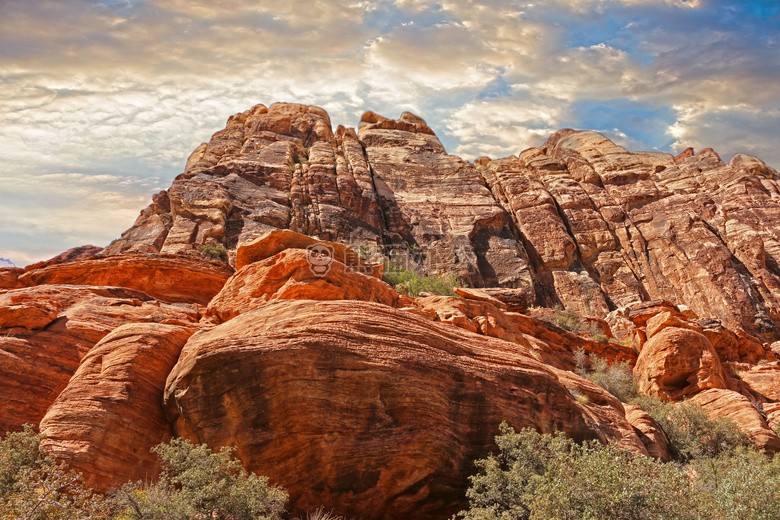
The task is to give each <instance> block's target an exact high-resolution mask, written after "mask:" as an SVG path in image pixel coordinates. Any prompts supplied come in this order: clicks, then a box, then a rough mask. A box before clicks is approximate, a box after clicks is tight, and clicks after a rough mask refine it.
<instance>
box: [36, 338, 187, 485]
mask: <svg viewBox="0 0 780 520" xmlns="http://www.w3.org/2000/svg"><path fill="white" fill-rule="evenodd" d="M194 331H195V328H194V327H192V326H180V325H162V324H158V323H134V324H128V325H122V326H121V327H118V328H116V329H115V330H114V331H113V332H111V333H110V334H109V335H108V336H106V337H105V338H103V340H101V341H100V342H99V343H98V344H97V345H95V347H94V348H92V349H91V350H90V351H89V353H88V354H87V355H86V356H85V357H84V358H83V359H82V360H81V364H80V365H79V368H78V370H77V371H76V373H75V374H74V375H73V377H72V378H71V379H70V382H69V383H68V385H67V386H66V387H65V389H64V390H63V391H62V392H60V394H59V396H58V397H57V399H56V401H54V403H53V404H52V405H51V407H50V408H49V410H48V411H47V413H46V415H45V416H44V418H43V420H42V421H41V423H40V429H41V433H43V435H44V436H45V438H44V440H43V441H42V443H41V446H42V448H43V449H44V450H45V451H46V452H47V453H49V454H50V455H52V456H55V457H57V459H59V460H62V461H64V462H66V463H67V464H68V466H69V467H71V468H73V469H75V470H77V471H79V472H81V473H82V474H83V475H84V476H85V484H86V485H87V486H89V487H91V488H93V489H96V490H98V491H101V492H108V491H110V490H112V489H113V488H114V487H116V486H117V485H118V484H122V483H123V482H126V481H138V480H142V481H149V480H151V479H154V478H156V477H157V475H158V473H159V469H160V468H159V460H158V459H157V457H156V456H155V455H154V454H153V453H151V452H150V451H149V450H150V449H151V448H152V447H153V446H155V445H157V444H159V443H161V442H164V441H167V440H169V439H170V438H171V434H170V429H169V427H168V422H167V420H166V418H165V414H164V413H163V409H162V397H163V390H164V388H165V380H166V378H167V376H168V373H169V372H170V371H171V369H172V368H173V366H174V364H175V363H176V360H177V359H178V358H179V352H180V351H181V348H182V347H183V346H184V343H185V342H186V341H187V339H188V338H189V337H190V335H192V333H193V332H194Z"/></svg>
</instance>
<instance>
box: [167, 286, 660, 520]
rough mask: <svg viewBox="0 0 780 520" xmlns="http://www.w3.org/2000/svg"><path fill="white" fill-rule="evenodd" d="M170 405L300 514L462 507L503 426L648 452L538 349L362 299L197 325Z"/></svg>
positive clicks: (424, 513)
mask: <svg viewBox="0 0 780 520" xmlns="http://www.w3.org/2000/svg"><path fill="white" fill-rule="evenodd" d="M577 393H581V394H585V395H587V396H588V397H589V400H588V401H587V402H586V401H584V400H583V401H582V402H581V401H578V400H577V399H576V398H575V397H573V395H576V394H577ZM583 403H585V404H583ZM165 409H166V412H167V414H168V417H169V420H170V421H171V423H172V424H173V428H174V432H175V434H177V435H180V436H183V437H186V438H190V439H192V440H195V441H197V442H207V443H208V444H209V445H210V446H211V447H212V448H216V447H219V446H225V445H235V446H236V447H237V448H238V455H239V456H240V457H241V458H242V460H243V461H244V463H245V464H247V465H248V466H249V468H250V469H252V470H254V471H257V472H259V473H262V474H266V475H268V476H269V477H270V478H271V480H272V482H274V483H276V484H281V485H283V486H284V487H285V488H287V490H288V491H289V492H290V495H291V509H292V510H293V511H305V510H307V509H309V510H311V509H314V508H316V507H318V506H319V505H321V504H324V505H325V507H326V508H327V509H331V508H333V509H334V510H335V511H336V512H337V513H338V514H342V515H347V516H348V517H351V516H354V517H360V518H364V519H367V520H369V519H399V520H400V519H408V518H415V519H427V518H445V517H447V515H451V514H452V513H453V512H455V511H456V510H457V507H458V506H459V504H460V503H461V501H462V498H463V491H464V490H465V488H466V486H467V476H468V475H469V474H471V473H472V472H473V470H474V468H473V464H472V462H473V460H474V459H475V458H477V457H480V456H483V455H484V454H485V453H488V452H489V451H490V450H491V449H492V446H493V436H494V435H496V434H497V432H498V425H499V424H500V423H501V422H502V421H507V422H508V423H509V424H511V425H512V426H514V427H516V428H522V427H534V428H536V429H538V430H540V431H544V432H552V431H556V430H561V431H564V432H566V433H567V434H568V435H570V436H572V437H573V438H575V439H578V440H581V439H586V438H597V439H601V440H604V441H612V442H619V443H621V444H622V445H624V446H625V447H627V448H629V449H633V450H635V451H636V452H639V453H646V450H645V448H644V445H643V443H642V441H641V440H640V439H639V437H638V436H637V435H636V433H635V432H634V430H633V428H632V426H631V425H630V424H629V423H628V421H627V420H626V419H625V416H624V411H623V408H622V406H621V404H620V403H619V401H617V399H615V398H614V397H612V396H611V395H609V394H608V393H606V392H605V391H604V390H602V389H601V388H599V387H597V386H596V385H594V384H592V383H590V382H588V381H585V380H583V379H580V378H579V377H577V376H575V375H574V374H571V373H570V372H564V371H560V370H557V369H555V368H553V367H551V366H548V365H545V364H543V363H541V362H539V361H537V360H535V359H534V358H533V357H532V356H531V355H530V353H529V350H528V349H527V348H525V347H523V346H521V345H519V344H516V343H510V342H506V341H502V340H498V339H494V338H489V337H485V336H479V335H476V334H472V333H470V332H467V331H464V330H462V329H460V328H457V327H451V326H444V325H439V324H436V323H433V322H431V321H429V320H426V319H425V318H422V317H419V316H416V315H413V314H411V313H408V312H404V311H400V310H396V309H393V308H391V307H388V306H386V305H380V304H377V303H369V302H360V301H352V302H349V301H310V300H301V301H289V300H286V301H276V302H270V303H267V304H265V305H263V306H261V307H259V308H257V309H255V310H251V311H248V312H246V313H243V314H241V315H239V316H238V317H236V318H233V319H232V320H230V321H228V322H226V323H224V324H222V325H220V326H218V327H216V328H214V329H211V330H209V331H203V332H200V333H197V334H196V335H194V336H193V337H192V338H191V339H190V341H189V342H188V343H187V344H186V345H185V347H184V349H183V351H182V354H181V357H180V358H179V361H178V363H177V365H176V366H175V367H174V368H173V370H172V372H171V374H170V376H169V377H168V382H167V386H166V390H165Z"/></svg>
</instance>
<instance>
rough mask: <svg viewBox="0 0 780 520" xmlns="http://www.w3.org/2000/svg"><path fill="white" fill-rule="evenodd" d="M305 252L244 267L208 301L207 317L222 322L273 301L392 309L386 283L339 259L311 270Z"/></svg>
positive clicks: (291, 252) (294, 251)
mask: <svg viewBox="0 0 780 520" xmlns="http://www.w3.org/2000/svg"><path fill="white" fill-rule="evenodd" d="M310 261H311V260H310V257H309V254H308V252H307V251H306V250H304V249H286V250H284V251H282V252H281V253H277V254H275V255H274V256H272V257H270V258H266V259H265V260H262V261H258V262H254V263H251V264H249V265H246V266H245V267H243V268H242V269H240V270H239V271H238V272H236V274H234V275H233V276H232V277H231V278H230V279H229V280H228V281H227V283H226V284H225V286H224V287H223V288H222V290H221V291H220V292H219V294H217V295H216V296H215V297H214V299H213V300H212V301H211V303H210V304H209V307H208V314H209V315H211V316H214V317H215V318H216V319H217V320H218V321H220V322H224V321H227V320H229V319H232V318H234V317H236V316H238V315H239V314H242V313H244V312H247V311H250V310H252V309H254V308H257V307H259V306H261V305H264V304H266V303H267V302H270V301H272V300H362V301H373V302H377V303H382V304H384V305H390V306H394V305H395V304H396V302H397V300H398V293H396V292H395V291H394V290H393V289H392V288H391V287H390V286H389V285H387V284H386V283H385V282H383V281H381V280H379V279H377V278H375V277H373V276H367V275H364V274H361V273H359V272H357V271H354V270H352V269H351V268H349V267H347V266H345V265H344V264H343V263H341V262H339V261H338V260H332V261H331V262H328V264H327V265H325V266H324V267H325V268H326V270H325V272H324V274H323V273H320V272H318V271H316V270H315V269H313V267H312V264H311V263H310Z"/></svg>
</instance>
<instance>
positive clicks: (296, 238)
mask: <svg viewBox="0 0 780 520" xmlns="http://www.w3.org/2000/svg"><path fill="white" fill-rule="evenodd" d="M317 245H319V246H325V249H326V250H329V252H330V257H329V258H326V259H325V260H326V261H327V260H329V259H333V260H337V261H339V262H341V263H342V264H344V265H345V266H347V267H349V268H351V269H352V270H355V271H358V272H360V273H363V274H369V275H371V276H375V277H377V278H382V274H383V272H384V264H382V263H379V264H371V263H369V262H367V261H365V260H363V259H362V258H360V255H359V254H358V253H356V252H355V251H353V250H351V249H349V248H348V247H347V246H345V245H344V244H339V243H336V242H328V241H324V240H317V239H315V238H312V237H310V236H307V235H301V234H300V233H295V232H294V231H289V230H286V229H272V230H271V231H269V232H268V233H266V234H264V235H263V236H262V237H260V238H258V239H256V240H253V241H251V242H248V243H246V244H242V245H240V246H239V247H238V248H237V249H236V270H239V269H241V268H242V267H244V266H246V265H249V264H251V263H253V262H258V261H260V260H265V259H266V258H270V257H272V256H274V255H276V254H277V253H281V252H282V251H284V250H285V249H306V250H308V249H309V248H310V247H313V246H317ZM320 265H324V266H327V263H325V264H320Z"/></svg>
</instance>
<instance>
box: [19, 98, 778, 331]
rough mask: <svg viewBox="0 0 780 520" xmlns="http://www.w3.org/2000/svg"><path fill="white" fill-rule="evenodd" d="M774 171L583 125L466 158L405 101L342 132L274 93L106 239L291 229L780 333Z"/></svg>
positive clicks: (217, 240)
mask: <svg viewBox="0 0 780 520" xmlns="http://www.w3.org/2000/svg"><path fill="white" fill-rule="evenodd" d="M779 187H780V184H778V175H777V172H776V171H775V170H773V169H771V168H769V167H768V166H767V165H765V164H764V163H762V162H761V161H759V160H758V159H755V158H753V157H748V156H744V155H737V156H735V157H734V158H733V159H732V160H731V161H730V162H729V164H724V163H723V162H722V161H721V160H720V158H719V157H718V156H717V154H715V152H713V151H712V150H704V151H702V152H700V153H698V154H695V155H694V154H693V153H692V151H689V152H688V153H684V154H681V155H680V156H678V157H673V156H671V155H668V154H662V153H629V152H628V151H626V150H625V149H623V148H621V147H619V146H617V145H615V144H614V143H612V142H611V141H609V140H608V139H606V138H605V137H603V136H602V135H600V134H598V133H596V132H578V131H573V130H562V131H560V132H557V133H556V134H555V135H553V136H552V137H551V138H550V139H549V140H548V142H547V143H545V144H544V145H543V146H541V147H540V148H532V149H529V150H525V151H523V152H522V153H520V154H519V155H517V156H511V157H508V158H504V159H498V160H490V159H488V158H480V159H478V160H477V161H475V163H474V164H471V163H467V162H465V161H462V160H461V159H459V158H458V157H454V156H451V155H448V154H447V153H446V152H445V150H444V148H443V147H442V145H441V143H440V142H439V140H438V138H437V137H436V135H435V134H434V132H433V130H431V128H430V127H428V126H427V124H426V123H425V121H424V120H423V119H421V118H420V117H418V116H415V115H413V114H410V113H408V112H407V113H404V114H402V115H401V117H400V118H399V119H397V120H392V119H388V118H385V117H382V116H380V115H378V114H375V113H373V112H367V113H366V114H364V115H363V117H362V119H361V121H360V125H359V128H358V131H357V132H356V131H355V130H354V129H348V128H344V127H339V128H338V129H337V130H336V132H335V134H334V132H333V131H332V128H331V124H330V119H329V117H328V115H327V113H325V111H324V110H322V109H320V108H317V107H309V106H304V105H293V104H284V103H276V104H273V105H271V106H270V107H265V106H263V105H258V106H256V107H254V108H252V109H251V110H248V111H246V112H244V113H241V114H237V115H235V116H233V117H231V118H230V119H229V120H228V124H227V127H226V128H225V130H222V131H220V132H217V133H216V134H214V136H213V137H212V139H211V141H210V142H209V143H204V144H203V145H201V146H200V147H198V149H197V150H195V152H193V154H192V156H191V157H190V159H189V161H188V162H187V169H186V172H185V173H183V174H182V175H180V176H179V177H177V179H176V180H175V181H174V183H173V185H172V186H171V188H170V189H169V190H168V191H166V192H161V193H160V194H158V195H156V196H155V197H154V201H153V203H152V204H151V205H150V206H149V207H148V208H147V209H145V210H144V211H143V212H142V213H141V215H140V216H139V218H138V220H137V222H136V223H135V225H134V226H133V227H132V228H131V229H129V230H128V231H126V232H125V233H124V234H123V235H122V237H121V238H120V239H119V240H117V241H115V242H114V243H113V244H112V245H111V246H109V247H108V248H106V249H105V250H104V251H103V253H102V254H103V255H109V256H112V255H117V254H123V253H132V252H143V253H182V252H187V251H193V250H194V251H197V250H200V249H202V248H203V246H204V245H215V244H219V245H223V246H224V247H225V248H226V249H227V252H228V258H229V260H230V262H234V259H235V255H236V250H237V249H238V248H239V247H240V246H242V245H243V244H248V243H250V242H251V241H252V240H254V239H256V238H257V237H259V236H260V235H262V234H263V233H264V232H266V231H268V230H270V229H276V228H280V229H291V230H294V231H297V232H301V233H304V234H307V235H311V236H316V237H319V238H321V239H325V240H334V241H338V242H343V243H347V244H351V245H354V246H362V247H363V248H365V250H366V251H368V252H381V253H384V254H386V255H389V256H391V257H393V258H394V261H395V262H396V263H397V264H398V265H405V266H411V267H414V268H420V269H423V270H426V271H427V272H429V273H453V274H456V275H457V276H458V277H459V278H461V279H462V280H463V281H465V282H467V283H468V284H469V285H470V286H472V287H504V288H511V289H513V290H515V291H516V292H515V301H516V303H517V305H519V306H530V305H541V306H547V307H553V306H555V305H562V306H564V307H572V308H574V309H575V310H577V311H578V312H579V313H581V314H585V315H590V316H597V317H604V316H606V315H607V314H608V313H609V312H610V311H613V310H615V309H618V308H621V307H624V306H626V305H629V304H634V303H637V302H641V301H648V300H653V299H664V300H668V301H670V302H673V303H675V304H678V305H685V306H687V307H688V308H690V309H691V310H692V311H693V312H695V313H696V314H697V315H698V316H699V317H701V318H710V319H717V320H719V321H721V322H722V323H723V325H725V326H726V327H728V328H731V329H736V328H743V329H744V330H745V331H747V332H748V333H750V334H753V335H759V336H760V337H762V338H764V339H765V340H770V339H771V340H773V341H774V340H777V339H780V334H778V328H777V327H778V324H780V321H779V320H780V263H778V260H777V258H778V255H780V239H778V238H777V237H780V189H778V188H779ZM23 278H24V277H22V279H23ZM22 282H24V280H22Z"/></svg>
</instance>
